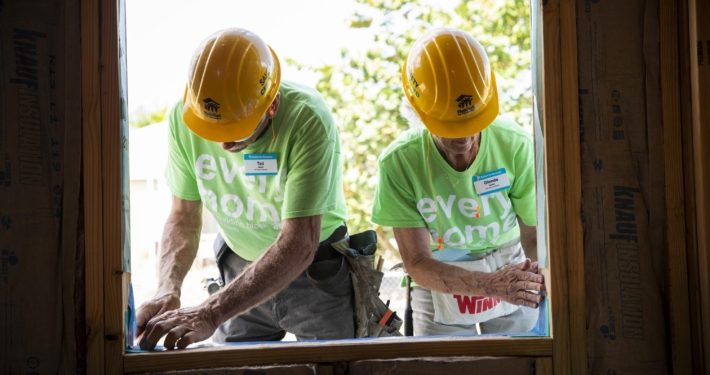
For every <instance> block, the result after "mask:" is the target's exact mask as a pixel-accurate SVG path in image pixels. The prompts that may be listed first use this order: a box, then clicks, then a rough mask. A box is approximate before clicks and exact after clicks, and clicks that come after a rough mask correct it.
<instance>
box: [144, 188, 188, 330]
mask: <svg viewBox="0 0 710 375" xmlns="http://www.w3.org/2000/svg"><path fill="white" fill-rule="evenodd" d="M201 229H202V203H201V202H200V201H188V200H184V199H180V198H178V197H175V196H173V202H172V207H171V209H170V214H169V215H168V219H167V220H166V222H165V227H164V228H163V237H162V239H161V243H160V255H159V258H158V290H157V292H156V294H155V296H154V297H153V298H152V299H151V300H149V301H147V302H146V303H144V304H143V305H141V306H140V308H139V309H138V313H137V315H136V325H137V328H138V330H137V331H138V332H137V334H138V335H140V334H141V333H142V332H143V330H144V329H145V325H146V323H147V322H148V321H149V320H150V319H151V318H152V317H154V316H157V315H160V314H162V313H163V312H165V311H168V310H172V309H177V308H178V307H180V289H181V287H182V282H183V280H184V279H185V275H187V272H188V271H189V270H190V267H191V266H192V262H193V261H194V260H195V255H196V254H197V248H198V246H199V242H200V231H201Z"/></svg>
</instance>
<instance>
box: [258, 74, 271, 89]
mask: <svg viewBox="0 0 710 375" xmlns="http://www.w3.org/2000/svg"><path fill="white" fill-rule="evenodd" d="M270 76H271V73H270V72H269V71H268V70H266V71H264V74H262V75H261V78H259V85H261V91H259V94H261V95H264V94H265V93H266V80H267V79H268V78H269V77H270Z"/></svg>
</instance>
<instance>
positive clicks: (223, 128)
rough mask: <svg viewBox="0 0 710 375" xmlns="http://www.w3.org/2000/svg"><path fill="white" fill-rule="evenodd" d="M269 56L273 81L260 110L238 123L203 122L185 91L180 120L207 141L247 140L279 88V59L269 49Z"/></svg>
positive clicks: (257, 109)
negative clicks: (272, 63)
mask: <svg viewBox="0 0 710 375" xmlns="http://www.w3.org/2000/svg"><path fill="white" fill-rule="evenodd" d="M269 49H270V50H271V54H272V55H273V58H274V62H275V69H274V75H275V77H274V81H273V83H272V85H271V87H270V88H269V92H268V93H267V94H266V100H264V101H263V102H262V103H263V104H262V105H261V107H260V108H256V109H255V110H254V111H253V113H252V115H251V116H249V117H245V118H243V119H241V120H240V121H235V122H231V123H217V122H214V121H208V120H204V119H202V118H200V117H198V116H197V115H196V114H195V111H194V110H193V109H192V108H191V106H190V104H189V103H190V101H189V100H186V99H187V95H189V93H188V90H187V89H186V90H185V96H184V97H183V110H182V120H183V122H185V125H187V127H188V128H189V129H190V130H191V131H192V132H193V133H195V134H196V135H197V136H199V137H202V138H204V139H207V140H209V141H213V142H234V141H240V140H243V139H246V138H249V137H250V136H251V135H252V134H253V133H254V131H255V130H256V128H257V126H259V123H260V122H261V119H262V118H263V117H264V114H265V113H266V111H267V110H268V109H269V107H270V106H271V104H272V103H273V101H274V99H276V95H277V94H278V92H279V88H280V87H281V65H280V63H279V59H278V57H277V56H276V53H275V52H274V50H273V49H271V47H269Z"/></svg>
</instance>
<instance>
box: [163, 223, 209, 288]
mask: <svg viewBox="0 0 710 375" xmlns="http://www.w3.org/2000/svg"><path fill="white" fill-rule="evenodd" d="M201 228H202V220H201V215H200V214H194V215H190V216H179V215H175V214H171V215H170V217H169V218H168V221H167V222H166V223H165V228H164V229H163V237H162V239H161V244H160V256H159V260H158V277H159V281H158V293H159V294H160V293H174V294H176V295H177V296H180V289H181V287H182V282H183V280H184V279H185V276H186V275H187V272H188V271H189V270H190V267H191V266H192V262H193V261H194V260H195V256H196V255H197V249H198V247H199V243H200V231H201Z"/></svg>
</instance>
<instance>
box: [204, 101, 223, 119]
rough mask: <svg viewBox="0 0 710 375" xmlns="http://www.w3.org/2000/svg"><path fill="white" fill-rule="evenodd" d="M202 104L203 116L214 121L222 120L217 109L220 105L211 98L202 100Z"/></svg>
mask: <svg viewBox="0 0 710 375" xmlns="http://www.w3.org/2000/svg"><path fill="white" fill-rule="evenodd" d="M202 103H204V108H205V109H204V111H202V113H204V115H205V116H207V117H209V118H213V119H215V120H219V119H221V118H222V115H220V114H219V107H220V106H221V104H219V103H218V102H216V101H215V100H214V99H212V98H205V99H203V100H202Z"/></svg>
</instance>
